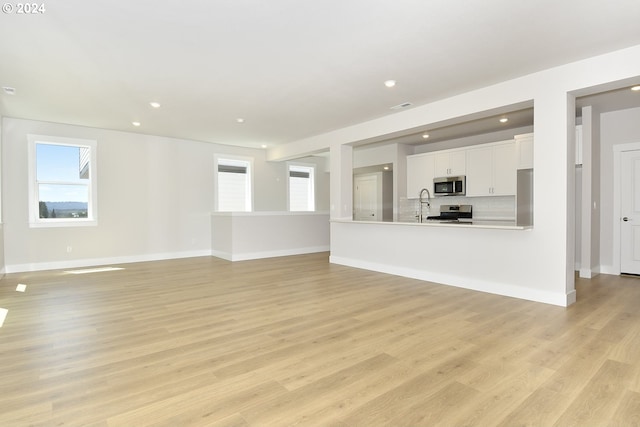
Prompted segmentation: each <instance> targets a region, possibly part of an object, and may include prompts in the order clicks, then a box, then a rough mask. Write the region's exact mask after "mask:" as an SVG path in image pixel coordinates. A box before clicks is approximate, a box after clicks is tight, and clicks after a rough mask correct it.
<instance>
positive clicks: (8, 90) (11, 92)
mask: <svg viewBox="0 0 640 427" xmlns="http://www.w3.org/2000/svg"><path fill="white" fill-rule="evenodd" d="M2 90H4V93H6V94H7V95H15V94H16V88H14V87H9V86H3V87H2Z"/></svg>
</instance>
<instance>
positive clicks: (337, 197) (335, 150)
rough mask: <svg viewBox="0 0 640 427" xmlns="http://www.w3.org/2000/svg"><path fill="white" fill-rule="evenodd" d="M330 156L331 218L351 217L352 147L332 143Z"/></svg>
mask: <svg viewBox="0 0 640 427" xmlns="http://www.w3.org/2000/svg"><path fill="white" fill-rule="evenodd" d="M330 157H331V173H330V182H331V194H330V196H329V199H330V202H331V205H330V216H331V219H351V218H353V148H352V147H351V146H350V145H341V144H333V145H331V149H330Z"/></svg>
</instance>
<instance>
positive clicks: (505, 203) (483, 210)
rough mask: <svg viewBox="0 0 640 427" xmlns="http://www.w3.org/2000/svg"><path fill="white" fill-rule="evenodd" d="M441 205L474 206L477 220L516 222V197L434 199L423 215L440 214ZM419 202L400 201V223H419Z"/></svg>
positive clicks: (474, 215) (405, 199)
mask: <svg viewBox="0 0 640 427" xmlns="http://www.w3.org/2000/svg"><path fill="white" fill-rule="evenodd" d="M440 205H472V206H473V218H475V219H477V220H483V219H487V220H488V219H494V220H502V221H515V219H516V197H515V196H492V197H456V196H447V197H432V198H431V208H430V209H429V210H427V207H426V204H425V206H424V208H423V215H424V216H425V217H427V216H429V215H438V214H440ZM418 211H419V201H418V199H407V198H406V197H403V198H401V199H400V206H399V211H398V221H399V222H418Z"/></svg>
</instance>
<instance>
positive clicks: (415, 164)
mask: <svg viewBox="0 0 640 427" xmlns="http://www.w3.org/2000/svg"><path fill="white" fill-rule="evenodd" d="M435 157H436V156H435V155H434V154H416V155H412V156H407V198H409V199H417V198H418V197H419V195H420V191H421V190H422V189H423V188H426V189H428V190H429V192H431V193H433V178H435Z"/></svg>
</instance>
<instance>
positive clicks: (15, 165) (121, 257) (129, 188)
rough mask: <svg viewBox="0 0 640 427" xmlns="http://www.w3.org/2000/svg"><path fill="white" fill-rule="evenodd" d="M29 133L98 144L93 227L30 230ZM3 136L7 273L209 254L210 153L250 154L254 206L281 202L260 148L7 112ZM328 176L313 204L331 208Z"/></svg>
mask: <svg viewBox="0 0 640 427" xmlns="http://www.w3.org/2000/svg"><path fill="white" fill-rule="evenodd" d="M30 133H33V134H39V135H53V136H64V137H71V138H87V139H96V140H97V141H98V150H97V156H98V158H97V162H98V168H97V170H98V177H97V178H98V226H97V227H64V228H30V227H29V224H28V200H27V194H28V191H27V190H28V176H27V134H30ZM2 140H3V151H4V153H3V154H4V155H3V159H2V185H3V196H4V200H3V201H4V236H5V242H4V249H5V251H4V252H5V257H6V266H7V271H27V270H34V269H43V268H62V267H65V268H66V267H68V266H80V265H95V264H105V263H112V262H126V261H137V260H146V259H164V258H172V257H186V256H198V255H210V254H211V216H210V214H211V211H212V210H213V191H214V188H213V175H214V169H215V168H214V160H213V157H214V154H215V153H223V154H235V155H241V156H251V157H254V159H255V160H254V168H255V174H254V177H255V180H254V210H256V211H284V210H286V206H287V203H286V179H287V171H286V164H285V163H284V162H267V161H266V160H265V152H264V151H263V150H254V149H242V148H237V147H231V146H225V145H216V144H209V143H203V142H195V141H187V140H179V139H172V138H163V137H157V136H149V135H141V134H135V133H126V132H117V131H110V130H104V129H95V128H88V127H81V126H71V125H63V124H55V123H44V122H37V121H30V120H19V119H11V118H5V119H4V120H3V126H2ZM314 159H315V160H313V161H316V162H318V164H319V165H320V167H319V168H318V169H320V170H322V169H324V165H323V164H322V163H323V162H324V159H322V158H314ZM326 175H327V174H326V173H324V172H322V173H321V174H320V175H319V177H320V179H318V180H317V185H318V186H319V188H320V191H318V194H319V195H320V196H321V198H320V199H319V200H318V202H317V205H318V207H317V208H318V209H319V210H320V209H322V210H328V190H327V189H326V187H328V177H326ZM68 246H71V247H72V251H71V252H70V253H68V252H67V250H66V248H67V247H68Z"/></svg>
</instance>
